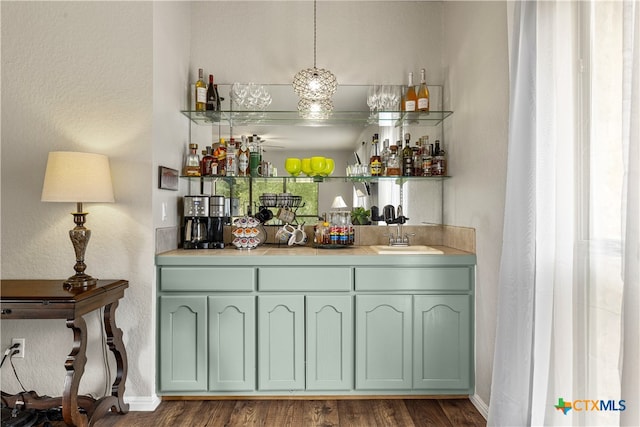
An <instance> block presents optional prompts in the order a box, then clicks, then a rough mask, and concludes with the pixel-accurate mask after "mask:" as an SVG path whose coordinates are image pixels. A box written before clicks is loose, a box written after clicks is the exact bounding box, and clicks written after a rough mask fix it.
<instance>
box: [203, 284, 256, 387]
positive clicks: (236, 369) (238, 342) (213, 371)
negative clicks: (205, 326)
mask: <svg viewBox="0 0 640 427" xmlns="http://www.w3.org/2000/svg"><path fill="white" fill-rule="evenodd" d="M255 312H256V309H255V297H253V296H247V295H242V296H210V297H209V390H212V391H252V390H255V388H256V348H255V339H256V319H255Z"/></svg>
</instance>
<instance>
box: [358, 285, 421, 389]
mask: <svg viewBox="0 0 640 427" xmlns="http://www.w3.org/2000/svg"><path fill="white" fill-rule="evenodd" d="M411 312H412V310H411V295H358V296H356V388H357V389H362V390H367V389H374V390H385V389H388V390H398V389H411V360H412V356H411V349H412V345H411V324H412V316H411Z"/></svg>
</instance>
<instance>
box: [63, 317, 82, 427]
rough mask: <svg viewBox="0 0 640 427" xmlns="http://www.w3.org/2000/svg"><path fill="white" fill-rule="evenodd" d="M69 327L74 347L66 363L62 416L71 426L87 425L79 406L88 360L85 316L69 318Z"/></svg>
mask: <svg viewBox="0 0 640 427" xmlns="http://www.w3.org/2000/svg"><path fill="white" fill-rule="evenodd" d="M67 328H70V329H71V330H73V348H72V350H71V353H69V356H67V360H66V361H65V363H64V368H65V369H66V371H67V374H66V376H65V379H64V392H63V394H62V417H63V418H64V422H65V423H66V424H67V425H69V426H76V427H85V426H87V425H88V419H87V416H86V415H84V414H81V413H80V411H79V408H78V386H79V385H80V378H82V374H83V373H84V366H85V364H86V362H87V355H86V350H87V324H86V323H85V321H84V318H83V317H82V316H79V317H77V318H75V319H67Z"/></svg>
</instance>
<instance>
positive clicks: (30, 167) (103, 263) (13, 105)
mask: <svg viewBox="0 0 640 427" xmlns="http://www.w3.org/2000/svg"><path fill="white" fill-rule="evenodd" d="M1 7H2V124H3V126H2V170H1V173H2V216H1V221H2V225H3V226H2V278H3V279H10V278H21V279H24V278H50V279H54V278H65V277H68V276H70V275H71V274H72V273H73V264H74V253H73V249H72V246H71V242H70V241H69V238H68V230H69V229H71V228H72V226H73V218H72V216H71V215H69V213H70V212H71V211H73V210H75V205H74V204H72V203H69V204H67V203H43V202H40V193H41V190H42V179H43V177H44V170H45V165H46V161H47V154H48V152H49V151H53V150H70V151H90V152H98V153H103V154H106V155H107V156H109V158H110V163H111V172H112V176H113V185H114V191H115V197H116V202H115V203H113V204H86V205H85V210H87V211H88V212H89V215H88V217H87V227H88V228H89V229H91V230H92V233H93V235H92V238H91V241H90V243H89V246H88V250H87V254H86V262H87V265H88V269H87V272H88V273H89V274H91V275H93V276H95V277H98V278H124V279H128V280H129V281H130V285H131V286H130V288H129V289H128V291H127V292H126V296H125V299H124V300H123V301H122V303H121V304H120V307H119V309H118V314H117V317H118V323H119V325H120V326H121V328H122V329H123V332H124V337H125V344H126V346H127V348H128V351H129V379H128V381H127V395H128V396H149V395H151V394H152V393H153V390H154V380H153V378H154V363H153V361H154V357H155V356H154V353H155V352H154V346H155V337H154V335H153V331H154V328H153V324H152V316H151V307H152V305H153V299H152V291H153V285H154V284H153V274H154V267H153V234H152V224H151V221H150V218H151V213H152V209H151V191H150V188H151V183H152V171H151V149H152V146H151V116H152V105H151V97H152V85H151V82H152V71H153V69H152V53H153V50H152V47H153V46H152V35H153V32H152V4H151V3H147V2H2V4H1ZM98 319H99V316H98V315H97V313H91V314H90V315H89V316H88V318H87V321H88V327H89V334H90V336H91V340H90V343H89V349H88V355H89V358H90V361H89V363H88V364H87V368H86V372H85V375H84V377H83V381H82V383H81V385H80V391H81V392H83V393H97V394H100V393H102V390H103V389H104V380H103V377H104V374H103V372H104V369H103V367H102V365H101V359H102V356H101V351H100V346H99V337H100V327H99V325H100V324H99V320H98ZM12 337H24V338H26V339H27V344H26V347H27V348H26V352H27V354H26V358H25V359H18V360H16V362H15V365H16V370H17V371H18V373H19V375H20V378H21V380H22V382H23V383H24V385H25V387H26V388H27V389H36V390H38V392H40V393H46V394H50V395H58V394H60V391H61V388H62V384H63V380H64V367H63V363H64V360H65V358H66V355H67V353H68V352H69V350H70V348H71V342H72V336H71V333H70V332H69V331H68V330H67V329H66V327H65V324H64V321H18V320H12V321H3V322H2V342H1V344H2V348H3V349H4V348H5V346H6V345H8V343H9V342H10V340H11V338H12ZM2 388H3V390H4V391H17V390H18V385H17V384H16V382H15V380H14V379H13V375H12V372H11V370H10V369H3V370H2Z"/></svg>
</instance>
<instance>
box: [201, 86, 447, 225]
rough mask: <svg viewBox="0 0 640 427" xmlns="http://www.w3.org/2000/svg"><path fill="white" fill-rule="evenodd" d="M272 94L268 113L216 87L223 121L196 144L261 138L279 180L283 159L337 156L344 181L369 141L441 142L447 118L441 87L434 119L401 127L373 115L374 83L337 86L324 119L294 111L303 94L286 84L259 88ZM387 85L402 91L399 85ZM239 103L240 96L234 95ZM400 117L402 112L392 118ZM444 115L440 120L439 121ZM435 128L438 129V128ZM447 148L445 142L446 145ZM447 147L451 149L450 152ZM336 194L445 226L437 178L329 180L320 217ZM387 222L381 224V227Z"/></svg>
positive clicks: (367, 151)
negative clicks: (407, 138) (304, 116)
mask: <svg viewBox="0 0 640 427" xmlns="http://www.w3.org/2000/svg"><path fill="white" fill-rule="evenodd" d="M259 86H262V87H263V89H264V92H266V93H268V94H269V96H270V97H271V103H270V104H269V105H268V107H266V108H265V109H264V111H254V109H252V108H247V107H246V106H243V105H240V104H239V103H237V102H235V101H234V103H233V106H232V102H231V96H230V94H231V91H232V85H231V84H219V85H218V93H219V95H220V96H221V97H223V98H224V100H223V101H222V102H221V110H222V111H223V113H222V114H223V115H225V117H226V120H221V121H220V122H219V123H216V124H214V125H213V128H211V127H210V126H192V127H191V132H192V135H191V139H192V140H193V141H204V144H203V142H200V145H209V144H210V141H211V140H212V139H213V140H216V139H218V138H228V137H229V135H233V136H234V137H235V138H237V139H238V138H240V136H241V135H252V134H257V135H259V136H260V137H261V139H262V140H263V143H262V147H263V150H264V159H265V160H268V161H270V162H271V163H272V164H273V165H274V166H275V167H276V168H277V170H278V175H279V176H286V175H287V172H286V171H285V169H284V160H285V158H287V157H300V158H304V157H310V156H313V155H320V156H325V157H332V158H333V159H334V161H335V164H336V166H335V171H334V174H333V175H334V176H345V175H346V167H347V165H349V164H354V163H355V162H356V154H357V156H358V158H359V159H360V160H361V162H362V163H363V164H366V163H368V160H369V157H370V155H371V138H372V136H373V134H374V133H378V134H379V141H380V149H382V148H383V141H384V140H385V139H388V140H389V144H390V145H395V144H397V143H398V141H401V142H400V145H404V135H405V134H406V133H410V135H411V138H410V141H411V145H412V146H413V145H415V142H416V141H417V140H418V138H420V137H422V136H428V137H429V142H430V143H434V142H435V141H436V140H439V141H440V142H441V143H444V138H443V129H442V126H441V125H440V123H441V122H442V119H441V118H440V120H437V119H438V117H440V116H442V114H441V113H440V112H441V110H442V87H441V86H429V92H430V102H431V111H432V113H430V114H429V116H431V120H433V121H424V120H415V121H413V122H406V123H403V124H401V125H399V126H397V123H396V121H395V120H382V118H383V116H382V115H378V116H375V117H374V118H373V119H372V117H371V112H370V107H369V105H368V98H369V99H370V96H371V93H372V90H373V87H372V86H370V85H339V86H338V90H337V91H336V93H335V94H334V96H333V98H332V101H333V105H334V109H333V114H332V115H331V117H330V118H329V119H327V120H319V121H309V120H305V119H302V118H301V117H300V116H299V114H298V111H297V104H298V97H297V95H296V94H295V92H294V91H293V87H292V86H291V85H289V84H286V85H285V84H282V85H269V84H265V85H257V87H259ZM388 88H391V90H394V88H395V90H397V91H398V92H401V90H402V86H399V85H391V86H389V87H387V89H388ZM236 99H237V98H236ZM388 114H390V115H393V114H395V115H398V113H397V112H396V113H388ZM439 114H440V116H439ZM434 124H435V126H434ZM442 145H444V144H442ZM445 149H446V147H445ZM336 196H342V197H343V198H344V200H345V201H346V202H347V204H348V205H349V206H350V207H351V206H354V207H355V206H364V207H365V208H370V207H371V206H372V205H376V206H378V207H379V208H380V210H382V208H383V207H384V206H385V205H388V204H391V205H393V206H395V207H397V206H398V205H399V204H402V205H403V210H404V214H405V215H406V216H407V217H409V218H410V220H409V224H424V223H427V224H440V223H442V183H441V182H440V181H438V180H436V181H430V180H420V181H418V182H406V183H404V184H403V185H402V186H399V185H397V184H396V183H395V182H394V181H393V180H385V181H384V182H379V183H371V184H369V185H365V184H363V183H352V182H349V181H346V182H345V181H332V182H325V183H323V184H322V185H320V189H319V195H318V213H319V214H321V213H323V212H329V211H330V208H331V203H332V202H333V199H334V198H335V197H336ZM382 224H383V225H384V223H382Z"/></svg>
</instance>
